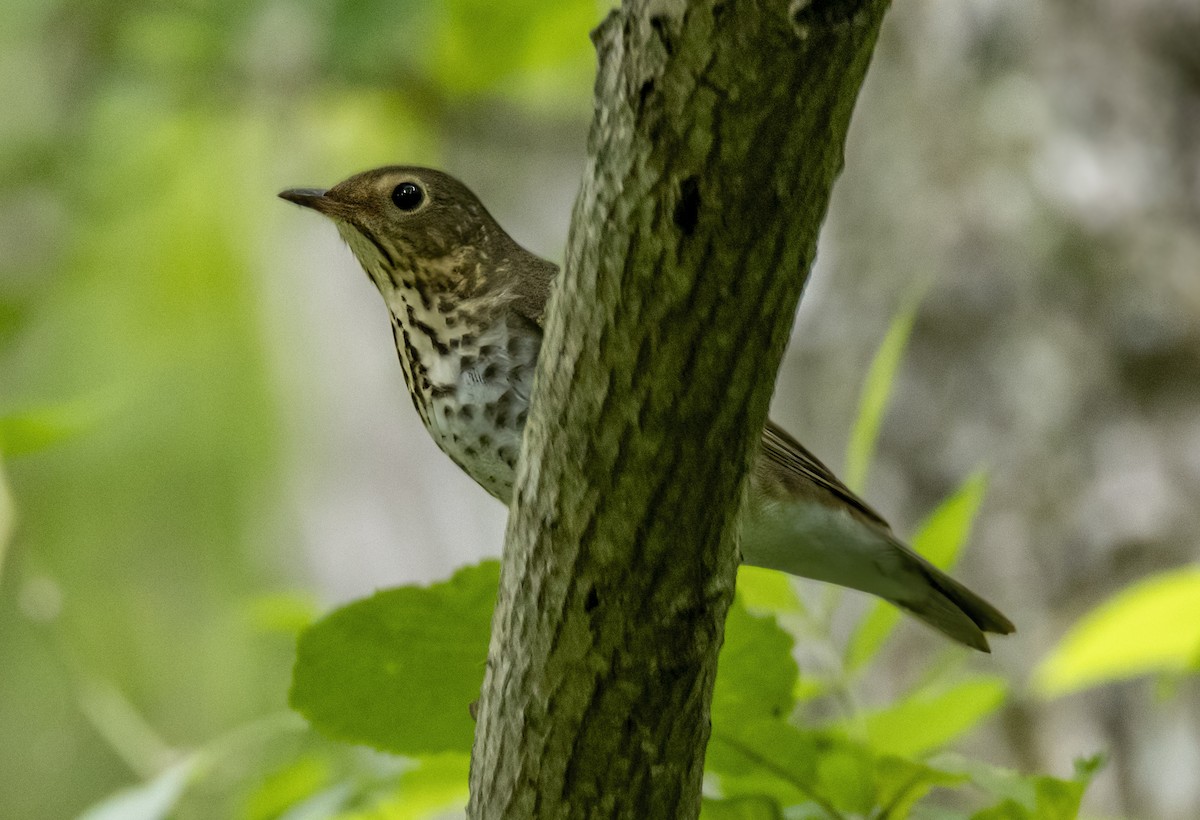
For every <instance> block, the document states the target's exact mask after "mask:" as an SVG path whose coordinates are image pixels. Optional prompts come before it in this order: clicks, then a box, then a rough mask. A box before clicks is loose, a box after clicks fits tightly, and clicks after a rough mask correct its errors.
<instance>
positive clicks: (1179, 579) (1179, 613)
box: [1033, 566, 1200, 697]
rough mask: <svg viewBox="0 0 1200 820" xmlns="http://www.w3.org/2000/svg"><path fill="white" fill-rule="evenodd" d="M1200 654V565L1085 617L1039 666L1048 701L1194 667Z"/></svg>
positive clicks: (1140, 586)
mask: <svg viewBox="0 0 1200 820" xmlns="http://www.w3.org/2000/svg"><path fill="white" fill-rule="evenodd" d="M1198 651H1200V566H1190V567H1185V568H1183V569H1178V570H1173V571H1171V572H1164V573H1161V574H1159V575H1154V576H1151V577H1149V578H1146V579H1145V580H1142V581H1140V582H1138V583H1136V584H1134V585H1132V586H1130V587H1128V588H1126V589H1125V590H1123V591H1121V592H1119V593H1117V595H1115V596H1114V597H1113V598H1111V599H1109V600H1108V601H1106V602H1105V603H1103V604H1101V605H1100V606H1099V607H1097V608H1096V609H1095V610H1093V611H1092V612H1091V613H1089V614H1088V615H1085V616H1084V617H1083V618H1082V619H1081V620H1080V621H1079V623H1077V624H1076V625H1075V626H1074V627H1073V628H1072V629H1071V630H1070V631H1069V632H1068V633H1067V635H1066V637H1065V638H1063V640H1062V642H1061V643H1060V644H1059V645H1058V647H1057V648H1055V649H1054V650H1053V651H1052V652H1051V653H1050V654H1049V656H1047V657H1046V659H1045V660H1044V661H1042V663H1041V664H1040V665H1039V666H1038V668H1037V669H1036V670H1035V672H1034V675H1033V689H1034V691H1036V692H1037V693H1038V694H1040V695H1042V696H1043V697H1057V696H1059V695H1062V694H1064V693H1066V692H1071V691H1074V690H1077V689H1083V688H1085V687H1088V686H1095V685H1097V684H1101V683H1107V682H1109V681H1114V680H1121V679H1124V678H1131V677H1134V676H1136V675H1144V674H1147V673H1151V672H1179V671H1184V670H1187V669H1190V668H1191V665H1192V664H1193V663H1194V662H1195V659H1196V653H1197V652H1198Z"/></svg>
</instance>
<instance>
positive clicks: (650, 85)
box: [638, 80, 654, 111]
mask: <svg viewBox="0 0 1200 820" xmlns="http://www.w3.org/2000/svg"><path fill="white" fill-rule="evenodd" d="M653 93H654V80H646V82H644V83H642V87H641V88H640V89H638V110H639V111H643V110H645V108H646V101H647V100H649V99H650V95H651V94H653Z"/></svg>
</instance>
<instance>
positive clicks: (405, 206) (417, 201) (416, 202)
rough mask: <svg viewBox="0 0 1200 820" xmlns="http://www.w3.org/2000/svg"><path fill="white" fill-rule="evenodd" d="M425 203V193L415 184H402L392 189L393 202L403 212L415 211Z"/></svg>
mask: <svg viewBox="0 0 1200 820" xmlns="http://www.w3.org/2000/svg"><path fill="white" fill-rule="evenodd" d="M424 201H425V192H424V191H422V190H421V186H419V185H417V184H416V183H413V182H401V183H400V184H399V185H397V186H396V187H395V188H393V189H392V202H393V203H394V204H395V205H396V207H397V208H399V209H400V210H402V211H415V210H416V209H417V208H419V207H420V206H421V203H422V202H424Z"/></svg>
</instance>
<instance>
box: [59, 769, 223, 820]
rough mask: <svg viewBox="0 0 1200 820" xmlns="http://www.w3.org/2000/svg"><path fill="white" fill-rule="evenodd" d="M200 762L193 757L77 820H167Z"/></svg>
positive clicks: (104, 802)
mask: <svg viewBox="0 0 1200 820" xmlns="http://www.w3.org/2000/svg"><path fill="white" fill-rule="evenodd" d="M200 759H201V758H200V756H199V755H192V756H191V757H188V758H186V759H184V760H181V761H180V762H178V763H176V764H175V765H173V766H169V767H167V768H166V769H164V770H163V771H162V773H160V774H159V775H158V776H157V777H154V778H152V779H151V780H149V781H147V782H145V783H143V784H141V785H140V786H134V787H133V788H129V789H124V790H122V791H120V792H117V793H116V794H114V795H112V796H111V797H107V798H105V799H104V800H102V801H100V802H99V803H97V804H96V805H94V806H92V807H91V808H90V809H88V810H87V811H85V812H84V813H83V814H81V815H80V816H79V820H166V818H168V817H171V816H172V811H173V809H174V808H175V804H176V803H178V802H179V798H180V797H181V796H182V795H183V792H184V789H186V788H187V785H188V782H189V781H190V780H191V779H192V776H193V775H194V773H195V771H196V769H197V767H198V765H199V763H200Z"/></svg>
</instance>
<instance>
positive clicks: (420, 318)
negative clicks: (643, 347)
mask: <svg viewBox="0 0 1200 820" xmlns="http://www.w3.org/2000/svg"><path fill="white" fill-rule="evenodd" d="M279 196H280V197H281V198H283V199H285V200H287V201H289V202H292V203H295V204H297V205H301V206H303V207H305V208H309V209H312V210H314V211H316V212H318V213H320V214H322V215H323V216H325V217H327V218H329V219H330V220H332V221H333V223H334V225H335V226H336V227H337V231H338V233H339V234H340V235H341V237H342V238H343V239H344V240H345V242H346V244H347V245H348V246H349V247H350V250H351V251H352V252H353V254H354V256H355V257H356V258H357V259H358V262H359V263H360V265H361V266H362V268H363V270H364V271H365V272H366V274H367V276H368V277H369V278H370V280H371V282H372V283H373V284H374V285H375V287H376V289H378V291H379V293H380V295H381V296H382V297H383V301H384V304H385V305H386V306H387V309H388V313H389V314H390V319H391V327H392V335H393V338H394V341H395V345H396V350H397V353H398V355H399V359H400V365H401V369H402V370H403V373H404V380H405V384H406V386H407V387H408V391H409V394H410V395H411V397H412V401H413V406H414V407H415V408H416V411H417V414H418V415H419V416H420V418H421V421H422V422H423V423H424V425H425V427H426V429H427V430H428V431H429V433H430V435H431V436H432V437H433V440H434V442H435V443H436V444H437V445H438V447H439V448H441V450H442V451H443V452H444V453H445V454H446V455H448V456H449V457H450V458H451V459H452V460H453V461H454V462H455V463H456V464H458V466H459V467H461V468H462V469H463V470H464V471H465V472H466V473H467V474H468V475H469V476H470V477H471V478H472V479H474V480H475V482H476V483H478V484H479V485H480V486H482V487H483V489H484V490H486V491H487V492H488V493H490V494H491V495H492V496H494V497H495V498H497V499H498V500H500V501H501V502H503V503H505V504H508V503H509V501H510V500H511V497H512V491H513V481H514V477H515V473H516V464H517V456H518V454H519V452H520V448H521V438H522V435H523V431H524V427H525V422H526V419H527V417H528V412H529V403H530V397H531V394H532V387H533V373H534V369H535V366H536V364H537V358H538V353H539V351H540V349H541V343H542V335H543V328H544V321H545V311H546V304H547V300H548V298H549V295H550V292H551V289H552V288H553V287H554V283H555V279H556V277H557V276H558V266H557V265H555V264H554V263H552V262H550V261H547V260H545V259H542V258H541V257H539V256H537V255H536V254H534V253H531V252H530V251H528V250H526V249H525V248H523V247H522V246H521V245H519V244H518V243H517V242H516V241H515V240H514V239H513V238H512V237H510V236H509V235H508V233H506V232H505V231H504V229H503V228H501V227H500V225H499V224H498V223H497V222H496V220H495V219H494V218H493V217H492V215H491V214H490V213H489V212H488V211H487V209H486V208H485V207H484V205H483V204H482V202H480V200H479V199H478V197H476V196H475V194H474V193H472V192H471V190H470V189H469V188H468V187H467V186H466V185H464V184H463V183H462V182H460V181H459V180H457V179H455V178H454V177H453V176H451V175H449V174H447V173H444V172H442V171H438V170H434V169H431V168H423V167H417V166H405V165H393V166H387V167H383V168H376V169H373V170H369V171H365V172H362V173H359V174H356V175H354V176H351V177H349V178H348V179H346V180H344V181H342V182H340V183H338V184H337V185H335V186H333V187H332V188H329V189H322V188H293V189H289V190H286V191H283V192H281V193H280V194H279ZM739 543H740V549H741V559H742V562H743V563H746V564H749V565H752V566H758V567H765V568H768V569H774V570H780V571H783V572H786V573H790V574H792V575H796V576H799V577H803V578H811V579H816V580H818V581H825V582H828V583H832V584H836V585H839V586H843V587H849V588H851V589H856V590H860V591H863V592H867V593H870V594H873V595H876V596H878V597H880V598H883V599H884V600H887V601H890V602H891V603H892V604H894V605H896V606H898V607H900V608H901V609H903V610H905V611H907V612H909V613H911V614H912V615H914V616H915V617H916V618H918V619H919V620H921V621H923V622H925V623H926V624H928V625H930V626H932V627H933V628H935V629H937V630H938V631H940V632H942V633H944V634H945V635H947V636H948V637H950V638H952V639H953V640H955V641H957V642H959V643H961V644H964V645H966V646H968V647H972V648H974V649H978V650H980V651H983V652H990V651H991V650H990V647H989V645H988V641H987V638H986V636H985V633H993V634H1000V635H1006V634H1009V633H1011V632H1013V631H1014V630H1015V627H1014V626H1013V624H1012V622H1011V621H1009V620H1008V618H1006V617H1005V616H1004V615H1003V614H1001V612H1000V611H999V610H998V609H996V607H994V606H992V605H991V604H990V603H988V602H987V601H985V600H984V599H983V598H982V597H980V596H979V595H977V594H976V593H974V592H972V591H971V590H970V589H968V588H967V587H966V586H965V585H963V584H961V583H959V582H958V581H956V580H954V579H953V578H951V577H950V576H949V575H947V574H946V573H944V572H942V571H941V570H940V569H938V568H937V567H935V566H934V565H933V564H931V563H930V562H929V561H927V560H926V559H925V558H923V557H921V556H920V555H919V554H918V553H916V552H915V551H913V550H912V549H911V548H909V547H908V546H907V545H905V544H904V542H903V541H901V540H900V539H899V538H898V537H897V536H896V535H895V534H894V533H893V532H892V529H891V527H890V526H889V525H888V523H887V521H886V520H885V519H884V518H883V516H881V515H880V514H879V513H878V512H876V511H875V510H874V509H873V508H872V507H870V506H869V505H868V504H867V503H866V502H865V501H863V500H862V499H861V498H859V497H858V496H857V495H856V494H855V493H854V492H852V491H851V490H850V489H849V488H848V487H847V486H846V485H845V484H843V483H842V482H841V481H840V480H839V479H838V478H837V477H836V476H835V475H834V474H833V472H832V471H831V470H830V469H829V468H828V467H826V466H825V465H824V464H823V463H822V462H821V461H820V460H819V459H818V458H817V457H816V456H814V455H813V454H812V453H810V452H809V451H808V450H807V449H806V448H805V447H804V446H803V445H801V444H800V442H798V441H797V440H796V439H795V438H793V437H792V436H791V435H789V434H788V433H787V432H786V431H785V430H784V429H783V428H782V427H780V426H778V425H777V424H775V423H774V422H771V421H769V420H768V421H767V422H766V425H765V427H764V429H763V431H762V437H761V443H760V446H759V450H758V453H757V455H756V457H755V459H754V462H753V465H752V468H751V471H750V476H749V480H748V493H747V502H746V504H745V505H744V507H743V510H742V512H741V518H740V520H739Z"/></svg>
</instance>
